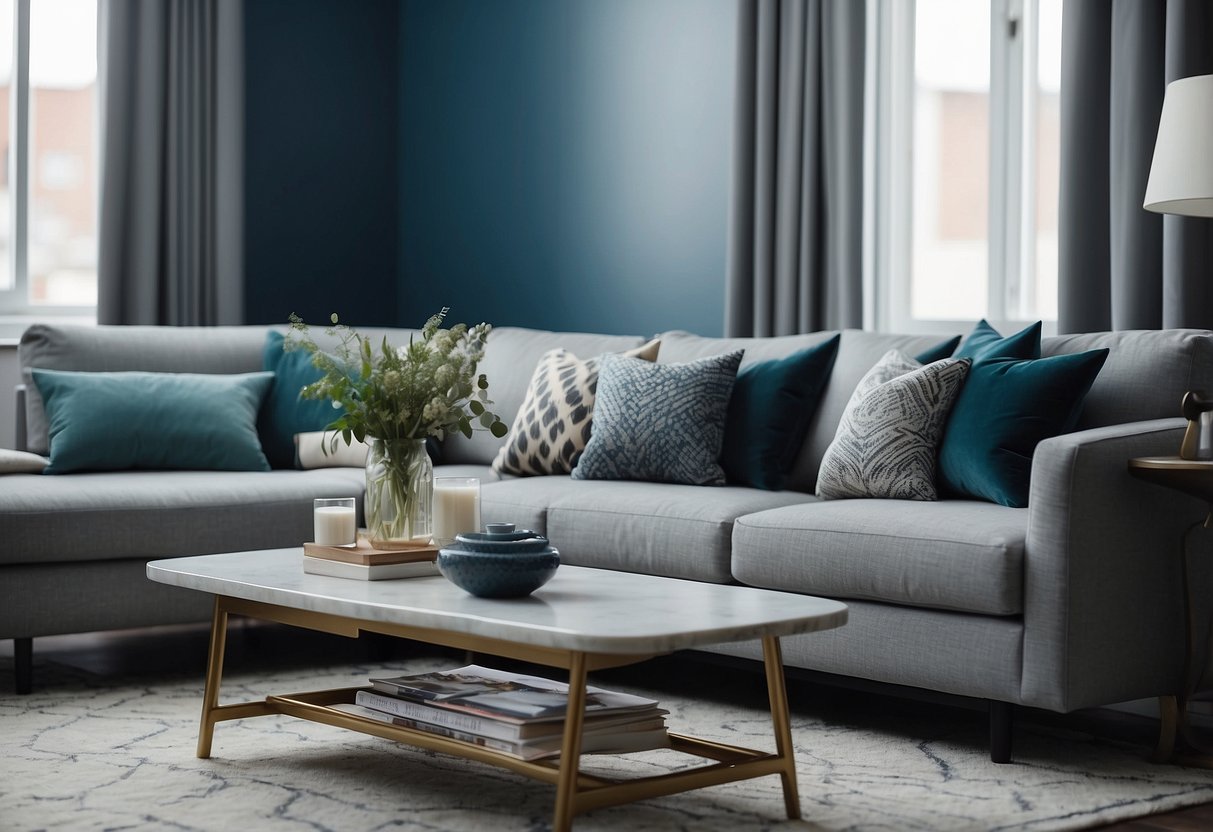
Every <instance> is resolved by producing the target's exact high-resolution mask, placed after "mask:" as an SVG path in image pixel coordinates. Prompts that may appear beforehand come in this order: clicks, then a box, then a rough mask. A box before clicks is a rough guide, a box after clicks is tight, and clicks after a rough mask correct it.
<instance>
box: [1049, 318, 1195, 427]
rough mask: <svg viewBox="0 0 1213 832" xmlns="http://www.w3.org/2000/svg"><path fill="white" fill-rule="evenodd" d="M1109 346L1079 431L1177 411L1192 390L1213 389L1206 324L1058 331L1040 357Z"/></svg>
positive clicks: (1087, 402)
mask: <svg viewBox="0 0 1213 832" xmlns="http://www.w3.org/2000/svg"><path fill="white" fill-rule="evenodd" d="M1101 348H1107V350H1108V359H1107V361H1106V362H1104V365H1103V369H1102V370H1100V372H1099V375H1098V376H1097V377H1096V379H1095V383H1094V384H1093V385H1091V391H1090V392H1089V393H1087V398H1086V400H1085V401H1084V403H1083V408H1082V413H1081V414H1080V415H1079V417H1078V426H1077V429H1078V430H1085V429H1087V428H1094V427H1100V426H1102V425H1119V424H1122V423H1124V422H1138V421H1143V420H1146V419H1165V418H1169V417H1176V416H1179V415H1180V413H1179V403H1180V401H1181V400H1182V399H1183V395H1184V393H1186V392H1188V391H1189V390H1204V391H1206V392H1209V393H1213V332H1210V331H1208V330H1204V329H1161V330H1153V329H1146V330H1124V331H1121V332H1092V333H1085V334H1078V335H1055V336H1052V337H1048V338H1044V339H1042V340H1041V344H1040V354H1041V355H1042V356H1050V355H1061V354H1063V353H1077V352H1086V351H1087V350H1095V349H1101Z"/></svg>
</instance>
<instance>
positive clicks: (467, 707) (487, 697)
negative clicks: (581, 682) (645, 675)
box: [371, 665, 657, 722]
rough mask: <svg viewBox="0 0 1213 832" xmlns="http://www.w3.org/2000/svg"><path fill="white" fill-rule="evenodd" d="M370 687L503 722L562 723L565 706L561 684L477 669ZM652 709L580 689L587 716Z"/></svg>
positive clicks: (626, 697)
mask: <svg viewBox="0 0 1213 832" xmlns="http://www.w3.org/2000/svg"><path fill="white" fill-rule="evenodd" d="M371 685H372V686H373V687H374V688H375V689H376V690H379V691H382V692H384V693H387V694H390V695H392V696H396V697H399V698H401V699H405V700H409V701H413V702H419V703H427V704H429V705H432V706H434V707H438V708H445V709H448V710H453V711H460V712H463V713H467V714H472V715H477V716H485V717H488V718H490V719H497V720H503V721H507V722H509V721H515V722H531V721H541V720H563V719H564V714H565V711H566V710H567V708H568V685H566V684H564V683H562V682H556V681H553V680H552V679H544V678H542V677H540V676H524V675H522V674H518V673H507V672H505V671H501V670H493V669H491V668H486V667H480V666H479V665H468V666H467V667H461V668H458V669H455V670H445V671H436V672H433V673H420V674H414V675H412V676H396V677H391V678H373V679H371ZM656 707H657V701H656V700H654V699H645V698H643V697H640V696H632V695H631V694H627V693H619V692H617V691H610V690H604V689H602V688H596V687H591V686H587V687H586V707H585V712H586V715H587V716H593V715H597V714H603V713H626V712H636V711H648V710H651V709H654V708H656Z"/></svg>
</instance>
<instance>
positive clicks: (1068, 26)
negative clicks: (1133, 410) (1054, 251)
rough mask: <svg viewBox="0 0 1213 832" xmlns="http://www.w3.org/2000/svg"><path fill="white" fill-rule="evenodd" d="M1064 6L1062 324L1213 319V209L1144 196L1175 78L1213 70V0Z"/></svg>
mask: <svg viewBox="0 0 1213 832" xmlns="http://www.w3.org/2000/svg"><path fill="white" fill-rule="evenodd" d="M1062 14H1063V17H1062V73H1061V194H1060V215H1059V219H1058V224H1059V227H1058V232H1059V236H1060V247H1059V262H1058V284H1059V285H1058V292H1059V297H1058V321H1057V326H1058V330H1059V331H1060V332H1094V331H1100V330H1107V329H1158V328H1160V327H1200V328H1213V220H1208V219H1198V218H1189V217H1175V216H1165V217H1164V216H1162V215H1160V214H1154V213H1151V212H1149V211H1146V210H1145V209H1143V208H1142V207H1141V203H1142V199H1143V198H1144V196H1145V190H1146V180H1147V178H1148V177H1149V173H1150V160H1151V158H1152V157H1153V153H1154V137H1155V135H1156V134H1157V132H1158V117H1159V114H1160V113H1161V112H1162V99H1163V94H1164V91H1165V89H1166V85H1167V84H1168V83H1169V82H1171V81H1174V80H1175V79H1177V78H1186V77H1188V76H1191V75H1205V74H1208V73H1213V2H1211V0H1167V2H1145V0H1114V2H1109V0H1066V3H1065V6H1064V8H1063V13H1062ZM1211 152H1213V151H1211Z"/></svg>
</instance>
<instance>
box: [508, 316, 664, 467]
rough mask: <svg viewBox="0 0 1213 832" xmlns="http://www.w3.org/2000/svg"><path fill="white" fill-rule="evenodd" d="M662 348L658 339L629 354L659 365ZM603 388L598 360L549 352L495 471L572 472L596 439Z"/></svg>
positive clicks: (533, 379) (557, 350)
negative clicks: (595, 422)
mask: <svg viewBox="0 0 1213 832" xmlns="http://www.w3.org/2000/svg"><path fill="white" fill-rule="evenodd" d="M660 348H661V341H660V340H653V341H650V342H649V343H647V344H645V345H644V346H641V347H637V348H636V349H633V350H629V351H627V352H625V353H623V355H627V356H631V357H633V358H640V359H643V360H645V361H656V360H657V351H658V350H659V349H660ZM597 388H598V359H597V358H589V359H585V360H584V361H583V360H582V359H580V358H578V357H577V356H575V355H573V354H572V353H571V352H569V351H568V350H565V349H556V350H550V351H548V352H546V353H544V354H543V356H542V357H541V358H540V359H539V363H538V364H537V365H536V366H535V372H534V373H533V374H532V375H531V384H530V386H529V387H527V391H526V397H525V398H524V399H523V401H522V407H520V408H519V409H518V415H517V416H515V417H514V424H513V426H512V427H511V428H510V433H509V435H508V436H507V437H506V440H505V444H504V445H502V446H501V450H499V451H498V452H497V457H496V458H495V459H494V460H493V469H494V470H496V471H498V472H499V473H502V474H515V475H517V476H522V477H526V476H534V475H544V474H567V473H569V472H570V471H572V470H573V468H574V467H575V466H576V465H577V460H578V459H580V457H581V453H582V451H584V450H585V444H586V442H588V441H589V439H590V431H591V428H592V425H593V421H592V420H593V415H594V398H595V395H596V391H597Z"/></svg>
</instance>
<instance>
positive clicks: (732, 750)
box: [197, 595, 800, 832]
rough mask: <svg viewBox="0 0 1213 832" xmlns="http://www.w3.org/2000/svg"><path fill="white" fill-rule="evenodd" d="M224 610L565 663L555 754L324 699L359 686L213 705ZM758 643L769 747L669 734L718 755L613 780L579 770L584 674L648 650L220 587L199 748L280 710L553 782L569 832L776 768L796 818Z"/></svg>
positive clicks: (778, 687)
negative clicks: (371, 613) (620, 650)
mask: <svg viewBox="0 0 1213 832" xmlns="http://www.w3.org/2000/svg"><path fill="white" fill-rule="evenodd" d="M229 614H239V615H246V616H250V617H254V618H260V619H263V620H270V621H277V622H279V623H283V624H290V625H294V626H302V627H306V628H308V629H315V630H321V631H323V632H329V633H336V634H340V635H346V636H357V634H358V632H359V631H360V630H368V631H372V632H379V633H385V634H389V635H395V636H399V637H405V638H412V639H417V640H421V641H428V642H430V643H433V644H439V645H444V646H449V647H461V648H466V649H472V650H474V651H476V652H484V653H492V654H495V655H500V656H506V657H510V658H518V659H523V660H527V661H537V662H538V663H540V664H545V665H548V666H551V667H560V668H566V669H567V670H568V672H569V680H568V681H569V705H568V714H569V716H568V718H567V719H566V721H565V730H564V735H563V737H562V744H561V753H560V756H559V757H555V758H552V759H548V760H534V761H528V760H520V759H518V758H516V757H511V756H510V755H508V754H502V753H500V752H498V751H495V750H493V749H489V748H485V747H483V746H479V745H475V744H472V743H468V742H464V741H462V740H457V739H453V738H450V737H442V736H438V735H435V734H429V733H427V732H425V731H418V730H415V729H411V728H406V727H404V726H401V725H393V724H390V723H384V722H379V721H377V720H374V719H369V718H366V717H361V716H358V715H357V714H351V713H349V712H346V711H342V710H339V709H337V708H333V707H330V706H331V705H336V704H341V703H349V702H353V701H354V698H355V695H356V694H357V692H358V691H359V690H363V689H365V688H337V689H333V690H323V691H313V692H306V693H295V694H287V695H271V696H267V697H266V698H265V700H264V701H253V702H242V703H236V704H225V705H221V704H219V688H220V685H221V679H222V672H223V671H222V668H223V656H224V652H225V644H226V640H227V639H226V637H227V619H228V615H229ZM762 644H763V664H764V667H765V670H766V682H767V692H768V699H769V702H770V708H771V721H772V727H773V729H774V740H775V747H776V751H775V753H769V752H764V751H756V750H753V749H749V748H742V747H739V746H733V745H726V744H724V743H718V742H713V741H711V740H706V739H701V738H698V737H692V736H686V735H683V734H674V733H671V734H670V747H671V748H672V749H673V750H675V751H680V752H683V753H686V754H691V755H694V756H697V757H701V758H705V759H708V760H712V761H714V762H713V763H711V764H708V765H701V766H698V767H694V768H688V769H682V770H678V771H673V772H668V773H665V774H660V775H654V776H649V777H638V778H632V779H626V780H613V779H607V778H603V777H597V776H593V775H589V774H586V773H585V772H582V771H580V763H579V761H580V756H581V731H582V722H583V720H582V717H583V716H584V712H585V699H586V674H587V671H588V670H590V669H595V668H605V667H619V666H623V665H628V664H634V663H637V662H641V661H645V660H646V659H649V658H652V655H635V656H633V655H614V654H600V653H585V652H579V651H574V650H554V649H550V648H543V649H537V648H535V647H533V646H529V645H521V644H515V643H511V642H507V641H502V640H499V639H494V638H469V637H468V636H466V635H460V634H457V633H445V632H442V631H435V630H427V629H422V628H415V627H409V626H405V625H399V624H384V623H382V622H372V621H361V620H354V619H350V618H346V617H342V616H335V615H330V614H325V613H318V612H312V611H307V612H304V611H300V610H297V609H293V608H289V607H283V606H279V605H276V604H268V603H265V602H260V601H250V600H244V599H240V598H233V597H229V596H222V595H217V596H215V611H214V618H213V619H212V622H211V639H210V651H209V656H208V662H207V674H206V690H205V692H204V694H203V705H202V718H201V724H200V727H199V733H198V749H197V756H198V757H201V758H206V757H209V756H210V755H211V744H212V740H213V736H214V729H215V725H216V723H219V722H224V721H227V720H232V719H246V718H250V717H256V716H269V715H273V714H286V715H288V716H293V717H298V718H300V719H306V720H310V721H312V722H320V723H324V724H327V725H333V726H336V727H338V728H346V729H349V730H352V731H358V732H360V733H363V734H369V735H371V736H376V737H381V738H384V739H389V740H395V741H398V742H403V743H406V744H408V745H413V746H416V747H418V748H424V749H428V750H431V751H438V752H442V753H446V754H451V755H454V756H457V757H462V758H464V759H468V760H476V761H478V762H481V763H487V764H489V765H494V766H499V767H501V768H505V769H509V770H511V771H514V772H517V773H519V774H522V775H525V776H527V777H531V778H534V779H536V780H540V781H542V782H545V783H550V784H552V785H554V786H556V806H555V813H554V818H553V823H552V826H553V829H554V830H556V832H567V830H570V829H571V828H572V823H573V817H574V816H576V815H579V814H583V813H585V812H589V811H592V810H594V809H600V808H604V807H607V806H617V805H621V804H624V803H632V802H635V801H638V800H646V799H649V798H653V797H662V796H665V795H671V794H677V793H680V792H685V791H690V790H693V789H700V788H704V787H707V786H716V785H720V784H722V783H731V782H735V781H738V780H748V779H751V778H754V777H763V776H766V775H771V774H778V775H779V776H780V780H781V784H782V786H783V796H784V807H785V809H786V811H787V816H788V818H789V819H796V818H799V817H800V798H799V795H798V791H797V784H796V766H795V761H794V759H793V756H792V737H791V724H790V719H789V713H788V699H787V689H786V687H785V684H784V675H783V657H782V652H781V649H780V645H779V638H778V637H776V636H763V637H762Z"/></svg>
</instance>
